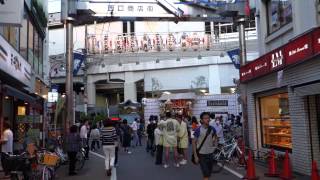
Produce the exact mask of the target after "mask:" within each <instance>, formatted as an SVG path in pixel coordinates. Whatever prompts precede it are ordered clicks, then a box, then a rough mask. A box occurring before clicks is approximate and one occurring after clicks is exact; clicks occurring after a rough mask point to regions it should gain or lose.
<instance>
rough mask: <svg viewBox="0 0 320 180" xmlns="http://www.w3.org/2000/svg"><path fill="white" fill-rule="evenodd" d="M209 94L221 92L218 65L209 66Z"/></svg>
mask: <svg viewBox="0 0 320 180" xmlns="http://www.w3.org/2000/svg"><path fill="white" fill-rule="evenodd" d="M208 70H209V94H221V83H220V73H219V65H217V64H216V65H210V66H209V69H208Z"/></svg>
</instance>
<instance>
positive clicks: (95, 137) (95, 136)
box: [90, 125, 100, 151]
mask: <svg viewBox="0 0 320 180" xmlns="http://www.w3.org/2000/svg"><path fill="white" fill-rule="evenodd" d="M90 138H91V151H95V150H96V144H97V147H98V149H100V131H99V129H98V128H97V125H93V127H92V130H91V133H90Z"/></svg>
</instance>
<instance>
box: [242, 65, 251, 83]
mask: <svg viewBox="0 0 320 180" xmlns="http://www.w3.org/2000/svg"><path fill="white" fill-rule="evenodd" d="M252 78H253V70H252V68H251V64H247V65H245V66H244V67H242V68H241V69H240V81H241V82H243V81H247V80H249V79H252Z"/></svg>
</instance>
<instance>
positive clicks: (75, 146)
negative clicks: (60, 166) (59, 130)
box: [65, 125, 81, 176]
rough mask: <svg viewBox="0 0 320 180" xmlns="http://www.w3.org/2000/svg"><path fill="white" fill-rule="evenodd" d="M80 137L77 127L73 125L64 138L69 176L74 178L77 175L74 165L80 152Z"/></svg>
mask: <svg viewBox="0 0 320 180" xmlns="http://www.w3.org/2000/svg"><path fill="white" fill-rule="evenodd" d="M80 142H81V139H80V135H79V133H78V127H77V126H76V125H73V126H71V127H70V132H69V134H68V135H67V137H66V141H65V147H66V151H67V153H68V157H69V176H74V175H76V174H77V173H76V172H75V164H76V157H77V153H78V152H79V151H80Z"/></svg>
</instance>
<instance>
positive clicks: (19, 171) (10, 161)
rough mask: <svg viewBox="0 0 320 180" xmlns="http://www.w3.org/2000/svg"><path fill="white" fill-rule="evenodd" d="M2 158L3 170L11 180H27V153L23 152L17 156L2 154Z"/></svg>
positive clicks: (28, 170)
mask: <svg viewBox="0 0 320 180" xmlns="http://www.w3.org/2000/svg"><path fill="white" fill-rule="evenodd" d="M2 155H3V156H4V161H3V164H2V165H3V168H4V169H6V170H7V171H8V172H10V179H11V180H21V179H29V173H28V172H30V167H31V166H30V161H29V159H28V157H27V153H26V152H23V153H22V154H19V155H11V154H8V153H2Z"/></svg>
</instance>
